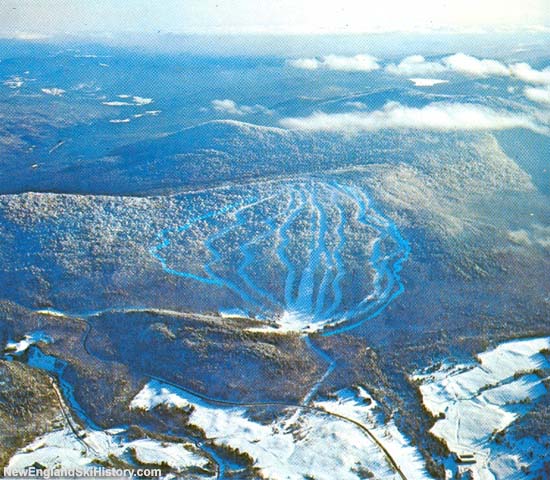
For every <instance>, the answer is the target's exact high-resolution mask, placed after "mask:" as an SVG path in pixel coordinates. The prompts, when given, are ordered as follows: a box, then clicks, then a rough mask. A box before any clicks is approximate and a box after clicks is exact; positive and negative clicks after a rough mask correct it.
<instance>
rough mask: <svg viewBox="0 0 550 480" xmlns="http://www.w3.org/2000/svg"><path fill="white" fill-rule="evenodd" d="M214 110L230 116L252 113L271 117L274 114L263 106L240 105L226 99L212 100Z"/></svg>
mask: <svg viewBox="0 0 550 480" xmlns="http://www.w3.org/2000/svg"><path fill="white" fill-rule="evenodd" d="M212 108H213V109H214V110H215V111H216V112H220V113H227V114H229V115H239V116H240V115H249V114H252V113H263V114H266V115H271V114H272V113H273V112H272V111H271V110H269V108H266V107H264V106H263V105H238V104H237V103H236V102H235V101H233V100H230V99H229V98H225V99H223V100H212Z"/></svg>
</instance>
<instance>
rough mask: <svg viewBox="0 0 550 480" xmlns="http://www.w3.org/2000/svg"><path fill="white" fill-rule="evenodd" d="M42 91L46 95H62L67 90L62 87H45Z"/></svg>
mask: <svg viewBox="0 0 550 480" xmlns="http://www.w3.org/2000/svg"><path fill="white" fill-rule="evenodd" d="M42 93H45V94H46V95H53V96H54V97H60V96H61V95H63V94H64V93H65V90H63V89H62V88H43V89H42Z"/></svg>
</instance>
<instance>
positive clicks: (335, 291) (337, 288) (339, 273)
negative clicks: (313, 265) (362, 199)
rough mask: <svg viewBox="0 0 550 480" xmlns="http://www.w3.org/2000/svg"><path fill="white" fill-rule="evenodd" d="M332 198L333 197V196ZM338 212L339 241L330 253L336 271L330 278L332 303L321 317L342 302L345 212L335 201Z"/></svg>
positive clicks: (327, 316)
mask: <svg viewBox="0 0 550 480" xmlns="http://www.w3.org/2000/svg"><path fill="white" fill-rule="evenodd" d="M333 195H334V194H333ZM333 198H334V197H333ZM336 206H337V208H338V213H339V223H338V227H337V232H338V238H339V242H338V244H337V245H336V248H335V250H334V251H333V253H332V257H333V265H335V267H336V273H335V275H334V278H333V280H332V285H331V287H332V298H333V301H332V304H331V305H330V307H329V308H328V310H326V311H325V312H324V313H323V318H330V317H331V316H332V315H334V314H335V313H336V311H337V309H338V307H339V306H340V304H341V303H342V297H343V294H342V287H341V282H342V280H343V278H344V277H345V276H346V268H345V265H344V259H343V257H342V251H343V249H344V247H345V245H346V234H345V228H346V212H345V211H344V208H343V207H342V205H340V204H339V203H337V205H336Z"/></svg>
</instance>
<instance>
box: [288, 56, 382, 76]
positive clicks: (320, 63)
mask: <svg viewBox="0 0 550 480" xmlns="http://www.w3.org/2000/svg"><path fill="white" fill-rule="evenodd" d="M288 63H289V65H291V66H293V67H295V68H301V69H304V70H319V69H324V70H337V71H340V72H372V71H374V70H378V69H379V68H380V65H379V64H378V60H377V59H376V58H375V57H373V56H371V55H355V56H353V57H346V56H342V55H327V56H326V57H321V58H298V59H296V60H290V61H289V62H288Z"/></svg>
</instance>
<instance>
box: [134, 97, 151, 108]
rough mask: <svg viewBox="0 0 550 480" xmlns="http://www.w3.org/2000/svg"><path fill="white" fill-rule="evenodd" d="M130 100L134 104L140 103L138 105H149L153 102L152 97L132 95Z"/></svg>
mask: <svg viewBox="0 0 550 480" xmlns="http://www.w3.org/2000/svg"><path fill="white" fill-rule="evenodd" d="M132 100H133V101H134V104H135V105H140V106H141V105H150V104H151V103H153V99H152V98H145V97H138V96H134V97H132Z"/></svg>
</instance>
